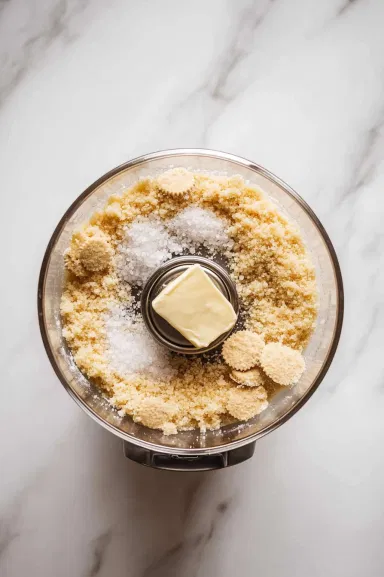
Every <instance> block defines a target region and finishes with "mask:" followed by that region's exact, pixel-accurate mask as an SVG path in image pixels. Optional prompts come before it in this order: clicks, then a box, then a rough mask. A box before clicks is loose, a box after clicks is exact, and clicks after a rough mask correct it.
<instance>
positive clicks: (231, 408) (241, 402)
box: [227, 387, 268, 421]
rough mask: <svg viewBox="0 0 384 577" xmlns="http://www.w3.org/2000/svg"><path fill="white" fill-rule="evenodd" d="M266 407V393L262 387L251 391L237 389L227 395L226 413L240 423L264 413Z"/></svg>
mask: <svg viewBox="0 0 384 577" xmlns="http://www.w3.org/2000/svg"><path fill="white" fill-rule="evenodd" d="M267 406H268V401H267V393H266V390H265V389H264V388H263V387H257V388H253V389H245V388H242V387H237V388H235V389H232V390H231V391H230V392H229V394H228V401H227V411H228V412H229V414H230V415H232V417H235V419H239V420H240V421H248V419H251V418H252V417H254V416H255V415H258V414H260V413H261V412H262V411H264V410H265V409H266V408H267Z"/></svg>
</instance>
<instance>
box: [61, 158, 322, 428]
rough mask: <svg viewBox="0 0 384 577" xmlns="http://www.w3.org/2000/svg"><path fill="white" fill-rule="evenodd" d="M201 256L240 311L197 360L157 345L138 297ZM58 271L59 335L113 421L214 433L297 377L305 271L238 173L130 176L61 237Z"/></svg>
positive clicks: (287, 228) (271, 211)
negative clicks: (223, 278) (214, 267)
mask: <svg viewBox="0 0 384 577" xmlns="http://www.w3.org/2000/svg"><path fill="white" fill-rule="evenodd" d="M202 251H204V252H203V254H204V255H209V256H210V257H212V258H215V257H216V256H219V257H220V259H224V260H225V261H226V262H227V266H228V268H229V271H230V274H231V276H232V278H233V280H234V281H235V283H236V287H237V291H238V294H239V297H240V302H241V311H242V315H241V319H242V320H241V323H242V324H241V326H240V325H239V324H238V325H237V327H235V329H234V333H233V335H232V336H231V337H229V339H227V341H226V342H225V343H224V346H223V351H222V356H221V355H220V354H217V355H215V356H213V357H211V358H209V359H208V360H207V359H201V358H199V357H193V358H191V357H188V358H185V357H182V356H179V355H176V354H174V353H170V352H168V351H167V350H166V349H164V348H163V347H161V346H160V345H158V344H157V343H156V342H155V341H154V340H153V339H152V337H151V335H150V334H149V333H148V332H147V329H146V328H145V325H144V323H143V321H142V318H141V314H140V307H139V300H138V295H139V294H140V290H141V288H142V286H143V284H144V283H145V281H146V280H147V278H148V277H149V276H150V275H151V274H152V273H153V272H154V271H155V270H156V269H157V268H158V267H159V266H160V265H162V264H163V263H164V262H166V261H167V260H169V259H170V258H172V257H173V256H176V255H181V254H202ZM65 264H66V269H67V273H68V274H67V280H66V284H65V288H64V291H63V295H62V302H61V314H62V320H63V334H64V337H65V339H66V340H67V343H68V345H69V347H70V349H71V351H72V353H73V356H74V360H75V362H76V364H77V366H78V367H79V369H80V370H81V371H83V372H84V373H85V374H86V375H87V377H88V378H90V379H91V380H92V381H93V382H94V383H95V385H96V386H98V387H99V388H100V389H101V390H102V391H103V393H104V394H105V396H106V397H107V398H108V399H109V401H110V403H111V404H112V405H113V406H114V407H116V408H117V409H118V411H119V414H120V415H121V416H122V417H123V416H125V415H129V416H131V417H132V418H133V420H134V421H136V422H139V423H142V424H143V425H145V426H147V427H152V428H156V429H161V430H163V431H164V433H165V434H174V433H176V432H177V431H179V430H187V429H191V428H200V429H201V430H202V431H205V430H206V429H217V428H219V427H220V426H221V425H222V424H225V423H228V422H230V421H231V420H232V421H233V420H234V419H235V420H236V419H238V420H248V419H250V418H252V417H254V416H255V415H257V414H259V413H260V412H261V411H263V410H264V409H265V408H266V407H267V406H268V397H269V395H270V394H271V392H272V391H273V390H274V387H278V386H291V385H293V384H294V383H295V382H297V380H298V379H299V378H300V376H301V374H302V372H303V371H304V368H305V364H304V359H303V357H302V355H301V352H302V351H303V349H304V348H305V346H306V344H307V343H308V341H309V338H310V336H311V333H312V331H313V329H314V324H315V320H316V312H317V304H316V303H317V295H316V282H315V273H314V267H313V265H312V263H311V261H310V259H309V256H308V253H307V251H306V248H305V245H304V243H303V240H302V238H301V235H300V232H299V230H298V229H297V228H296V226H294V225H293V224H292V223H291V222H289V221H288V220H287V218H286V217H285V216H284V215H283V214H282V213H281V212H280V211H279V209H278V208H277V207H276V205H274V204H273V203H272V202H271V201H270V200H269V199H268V198H267V197H266V196H265V194H264V193H263V192H261V191H259V190H257V189H256V188H254V187H251V186H249V185H248V184H247V183H246V182H244V181H243V179H242V178H241V177H239V176H234V177H224V176H213V175H207V174H199V173H191V172H189V171H187V170H185V169H182V168H177V169H172V170H169V171H166V172H164V173H163V174H161V175H160V176H158V177H157V178H153V179H150V178H145V179H142V180H140V181H139V182H137V183H136V184H135V185H134V186H132V187H130V188H129V189H127V190H126V191H125V192H124V193H123V194H122V195H121V196H117V195H112V196H111V197H110V198H109V199H108V202H107V204H106V206H105V207H104V209H103V210H102V211H100V212H96V213H95V214H93V215H92V217H91V218H90V220H89V222H87V223H86V224H85V225H84V226H83V227H82V228H81V230H79V231H77V232H75V233H74V234H73V236H72V240H71V244H70V246H69V248H68V250H67V251H66V254H65ZM240 329H241V330H240Z"/></svg>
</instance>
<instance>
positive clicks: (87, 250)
mask: <svg viewBox="0 0 384 577" xmlns="http://www.w3.org/2000/svg"><path fill="white" fill-rule="evenodd" d="M79 258H80V261H81V263H82V265H83V266H84V268H86V269H87V270H89V271H90V272H99V271H102V270H105V269H106V268H108V267H109V265H110V263H111V259H112V250H111V248H110V246H109V245H108V243H107V242H105V241H104V240H102V239H97V238H93V239H90V240H89V241H88V242H86V243H85V245H84V247H83V248H82V249H81V251H80V255H79Z"/></svg>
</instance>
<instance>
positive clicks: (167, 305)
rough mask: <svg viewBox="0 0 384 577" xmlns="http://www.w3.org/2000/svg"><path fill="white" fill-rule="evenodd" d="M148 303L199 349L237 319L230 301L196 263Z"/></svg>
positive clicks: (228, 327)
mask: <svg viewBox="0 0 384 577" xmlns="http://www.w3.org/2000/svg"><path fill="white" fill-rule="evenodd" d="M152 306H153V308H154V310H155V311H156V312H157V314H158V315H160V316H161V317H163V318H164V319H165V320H166V321H167V322H168V323H169V324H170V325H172V326H173V327H174V328H175V329H176V330H177V331H179V333H181V334H182V335H183V336H184V337H185V338H186V339H188V340H189V342H191V343H192V344H193V345H194V346H195V347H196V348H199V349H200V348H202V347H207V346H208V345H209V344H211V343H212V342H213V341H214V340H216V339H217V338H218V337H219V336H220V335H222V334H223V333H226V332H227V331H229V330H230V329H231V328H232V327H233V326H234V324H235V322H236V319H237V316H236V313H235V311H234V309H233V307H232V305H231V303H230V302H229V301H228V300H227V299H226V298H225V296H224V295H223V294H222V293H221V292H220V291H219V289H218V288H217V287H216V286H215V284H214V283H213V282H212V280H211V279H210V278H209V276H208V275H207V273H205V272H204V270H203V269H202V268H201V266H200V265H198V264H195V265H193V266H191V267H189V268H188V269H187V270H185V271H184V272H183V273H182V274H181V275H180V276H178V277H177V278H176V279H175V280H173V281H172V282H170V283H169V285H168V286H166V287H165V289H163V290H162V291H161V293H160V294H159V295H158V296H157V297H156V298H155V299H154V300H153V301H152Z"/></svg>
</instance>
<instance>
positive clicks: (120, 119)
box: [0, 0, 384, 577]
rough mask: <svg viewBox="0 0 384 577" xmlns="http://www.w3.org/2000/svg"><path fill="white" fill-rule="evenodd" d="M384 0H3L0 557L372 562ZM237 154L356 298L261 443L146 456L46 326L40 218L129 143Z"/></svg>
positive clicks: (89, 566)
mask: <svg viewBox="0 0 384 577" xmlns="http://www.w3.org/2000/svg"><path fill="white" fill-rule="evenodd" d="M383 25H384V2H383V1H382V0H355V1H353V0H349V1H347V0H322V1H321V2H320V1H317V0H276V1H272V0H271V1H267V0H255V1H250V0H239V1H238V0H236V1H235V0H232V1H230V0H227V1H225V0H211V1H209V2H207V1H203V0H194V1H192V0H188V1H184V2H180V1H177V0H163V1H155V0H149V1H145V0H143V1H139V0H109V1H108V2H106V1H103V0H40V1H37V0H35V1H30V0H1V1H0V67H1V77H0V88H1V93H0V96H1V107H0V193H1V210H0V215H1V217H0V218H1V227H0V235H1V271H2V274H1V278H2V281H1V296H2V298H1V361H0V362H1V379H0V383H1V393H2V394H1V403H0V415H1V419H0V449H1V453H0V463H1V465H0V467H1V475H0V510H1V515H0V516H1V525H0V574H1V576H2V577H20V576H21V575H25V574H27V575H39V576H40V577H52V576H55V577H68V576H72V577H77V576H84V577H95V576H98V577H120V576H123V575H124V576H125V575H130V576H132V577H136V576H137V577H173V576H176V577H192V576H193V577H216V576H217V575H220V576H221V577H231V576H232V575H234V574H237V575H252V576H253V575H263V577H308V576H310V577H315V576H319V577H325V576H326V577H362V576H364V577H365V576H366V577H380V576H382V575H383V574H384V548H383V543H382V541H383V532H384V512H383V493H384V455H383V442H384V418H383V414H384V370H383V341H384V328H383V327H384V305H383V302H384V266H383V265H384V262H383V250H384V235H383V216H384V214H383V209H384V155H383V152H384V132H383V130H384V129H383V126H384V124H383V123H384V39H383ZM179 146H180V147H188V146H192V147H196V146H202V147H209V148H216V149H219V150H220V149H221V150H226V151H228V152H233V153H236V154H238V155H242V156H245V157H249V158H251V159H253V160H254V161H256V162H258V163H260V164H263V165H265V166H266V167H267V168H269V169H270V170H272V171H273V172H275V173H277V174H278V175H279V176H281V177H282V178H283V179H285V180H286V181H287V182H289V183H290V184H291V185H292V186H293V187H294V188H296V189H297V190H298V192H299V193H300V194H301V195H302V196H303V197H304V198H305V199H306V200H307V201H308V202H309V204H310V205H311V206H312V207H313V208H314V209H315V211H316V212H317V214H318V215H319V217H320V219H321V220H322V221H323V223H324V225H325V226H326V228H327V230H328V232H329V234H330V236H331V238H332V240H333V242H334V245H335V247H336V250H337V252H338V255H339V257H340V261H341V266H342V269H343V274H344V281H345V285H346V318H345V324H344V331H343V335H342V340H341V344H340V347H339V350H338V353H337V356H336V359H335V361H334V363H333V365H332V367H331V370H330V371H329V373H328V375H327V377H326V379H325V381H324V382H323V384H322V385H321V387H320V389H319V390H318V392H317V393H316V394H315V395H314V397H313V398H312V399H311V400H310V401H309V403H308V404H307V405H306V406H305V407H304V408H303V409H302V410H301V411H300V412H299V414H297V415H296V416H295V417H294V418H293V419H291V420H290V421H289V422H288V423H287V424H286V425H284V426H283V427H281V428H280V429H279V430H278V431H276V432H274V433H272V434H271V435H269V436H268V437H266V438H264V439H262V440H261V441H260V442H259V443H258V444H257V448H256V453H255V456H254V457H253V459H252V460H251V461H248V462H247V463H245V464H243V465H240V466H238V467H237V468H236V467H235V468H233V469H230V470H225V471H219V472H215V473H209V474H190V475H185V474H175V473H166V472H159V471H154V470H148V469H145V468H142V467H140V466H139V465H136V464H134V463H131V462H129V461H127V460H125V459H124V457H123V455H122V447H121V441H120V440H119V439H117V438H115V437H113V436H112V435H110V434H109V433H107V432H106V431H104V430H103V429H102V428H101V427H99V426H98V425H97V424H95V423H94V422H92V421H91V420H90V419H89V418H88V417H87V416H86V415H85V414H83V412H82V411H81V410H80V409H79V408H77V407H76V406H75V404H74V403H73V401H72V400H71V399H70V398H69V396H68V395H66V393H65V392H64V390H63V388H62V387H61V385H60V384H59V382H58V380H57V379H56V377H55V375H54V374H53V371H52V369H51V367H50V365H49V362H48V360H47V358H46V356H45V353H44V350H43V346H42V344H41V341H40V336H39V331H38V326H37V316H36V306H35V300H36V284H37V276H38V271H39V266H40V262H41V259H42V256H43V252H44V249H45V246H46V243H47V241H48V239H49V237H50V234H51V232H52V230H53V228H54V226H55V224H56V222H57V221H58V219H59V218H60V217H61V215H62V213H63V212H64V210H65V209H66V208H67V206H68V205H69V204H70V203H71V202H72V201H73V200H74V198H75V197H76V196H77V195H78V194H79V193H80V192H81V191H82V190H83V189H84V188H85V187H86V186H87V185H88V184H90V183H91V182H92V181H93V180H94V179H95V178H96V177H98V176H99V175H101V174H102V173H103V172H105V171H106V170H107V169H109V168H111V167H113V166H115V165H117V164H118V163H120V162H122V161H124V160H127V159H129V158H132V157H134V156H137V155H139V154H141V153H145V152H150V151H153V150H156V149H162V148H172V147H179Z"/></svg>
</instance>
